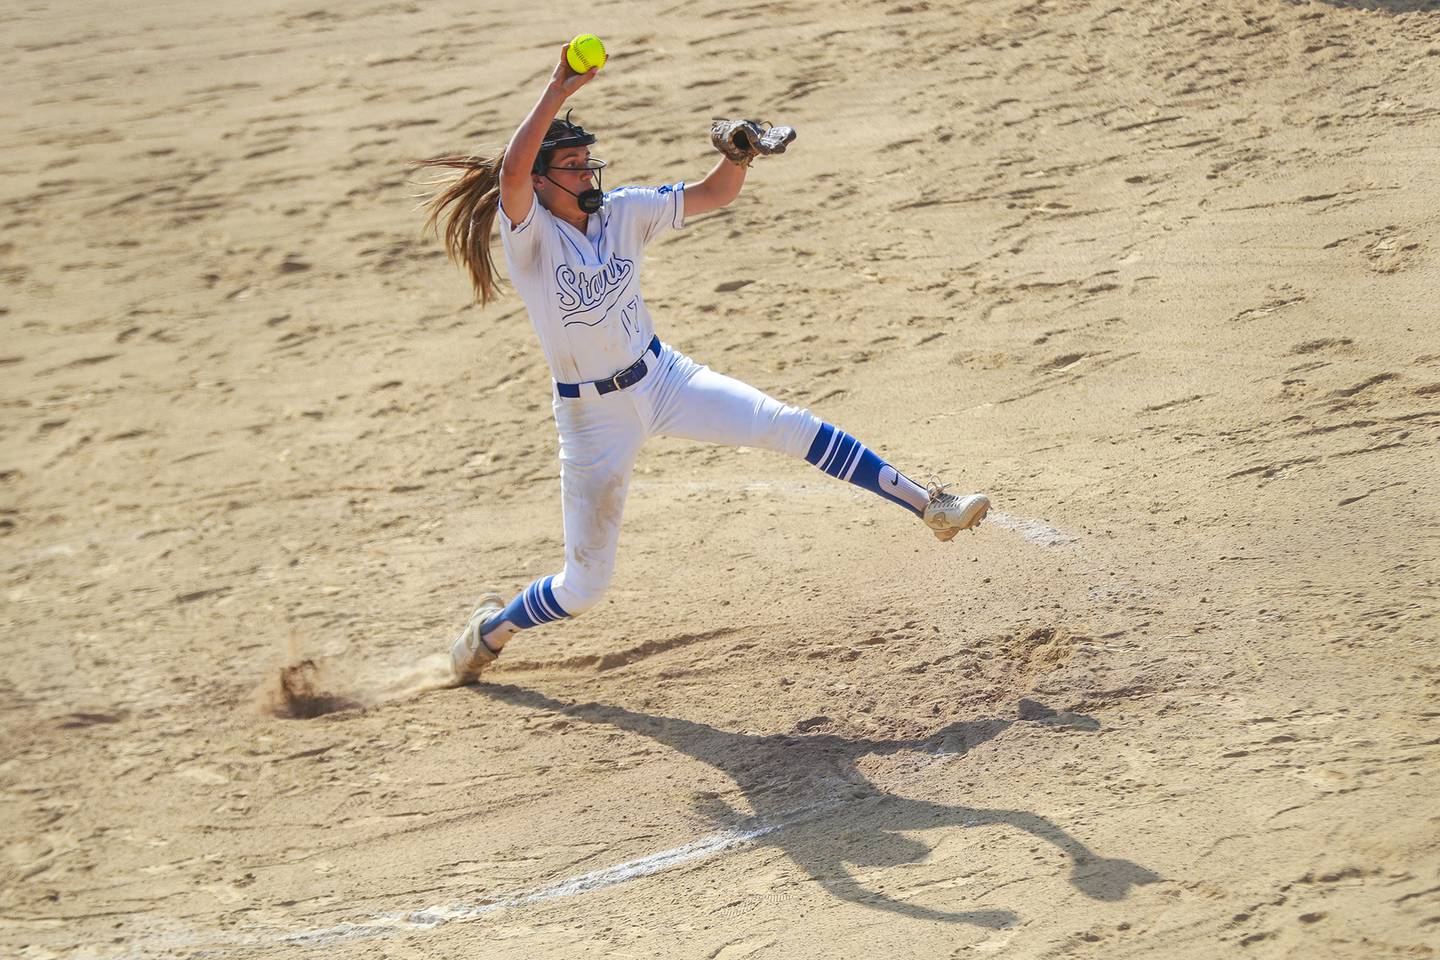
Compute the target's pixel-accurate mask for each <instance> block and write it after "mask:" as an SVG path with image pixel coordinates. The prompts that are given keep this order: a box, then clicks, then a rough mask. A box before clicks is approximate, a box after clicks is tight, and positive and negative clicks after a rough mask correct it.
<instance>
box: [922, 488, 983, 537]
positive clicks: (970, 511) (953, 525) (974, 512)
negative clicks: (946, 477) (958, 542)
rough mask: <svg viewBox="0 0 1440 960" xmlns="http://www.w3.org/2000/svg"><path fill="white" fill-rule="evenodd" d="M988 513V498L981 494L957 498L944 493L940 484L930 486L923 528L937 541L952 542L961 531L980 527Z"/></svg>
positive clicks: (954, 495) (951, 494)
mask: <svg viewBox="0 0 1440 960" xmlns="http://www.w3.org/2000/svg"><path fill="white" fill-rule="evenodd" d="M989 512H990V498H989V497H987V496H985V494H983V493H972V494H970V495H969V496H957V495H956V494H953V493H946V492H945V487H944V485H942V484H938V483H932V484H930V502H929V503H928V504H926V506H925V526H927V527H929V528H930V529H931V531H932V532H933V533H934V534H935V537H936V539H939V540H953V539H954V538H955V534H957V533H959V532H960V531H961V530H973V529H975V528H976V527H978V526H980V521H981V520H984V519H985V514H987V513H989Z"/></svg>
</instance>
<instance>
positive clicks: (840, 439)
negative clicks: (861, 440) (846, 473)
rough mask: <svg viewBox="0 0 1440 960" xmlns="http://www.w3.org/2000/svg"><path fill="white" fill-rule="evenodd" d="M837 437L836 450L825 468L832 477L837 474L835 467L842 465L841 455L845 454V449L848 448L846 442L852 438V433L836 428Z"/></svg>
mask: <svg viewBox="0 0 1440 960" xmlns="http://www.w3.org/2000/svg"><path fill="white" fill-rule="evenodd" d="M835 437H836V442H835V452H834V453H832V454H831V455H830V462H829V463H827V464H825V466H824V468H823V469H824V470H825V472H826V473H828V474H830V475H831V476H832V477H833V476H835V475H836V473H835V468H836V467H838V466H840V458H841V456H843V455H844V453H845V451H846V450H847V449H848V448H847V447H846V446H845V442H846V441H847V440H850V439H852V438H851V436H850V434H848V433H846V432H845V431H843V430H836V431H835Z"/></svg>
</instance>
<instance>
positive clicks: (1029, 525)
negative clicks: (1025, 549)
mask: <svg viewBox="0 0 1440 960" xmlns="http://www.w3.org/2000/svg"><path fill="white" fill-rule="evenodd" d="M984 522H985V523H993V524H995V525H996V526H997V527H1004V528H1005V529H1006V530H1013V531H1015V532H1016V533H1018V534H1020V536H1022V537H1024V538H1025V539H1026V540H1029V541H1031V542H1032V543H1036V544H1039V545H1040V546H1042V547H1068V546H1070V545H1072V544H1076V543H1079V542H1080V538H1079V537H1076V536H1072V535H1071V534H1068V533H1066V532H1065V531H1063V530H1060V529H1057V528H1056V527H1052V526H1050V524H1048V523H1046V522H1045V521H1044V520H1032V519H1030V518H1028V517H1012V516H1010V514H1008V513H1002V512H1001V511H999V510H991V511H990V512H989V513H988V514H986V516H985V520H984Z"/></svg>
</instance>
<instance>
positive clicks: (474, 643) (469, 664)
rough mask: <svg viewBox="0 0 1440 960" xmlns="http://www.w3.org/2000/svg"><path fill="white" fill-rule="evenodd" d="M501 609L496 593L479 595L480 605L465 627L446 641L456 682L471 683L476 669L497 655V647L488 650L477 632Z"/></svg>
mask: <svg viewBox="0 0 1440 960" xmlns="http://www.w3.org/2000/svg"><path fill="white" fill-rule="evenodd" d="M504 609H505V602H504V601H503V600H501V599H500V595H499V594H496V593H487V594H485V596H483V597H481V598H480V605H479V606H478V607H476V608H475V612H474V613H472V614H470V620H469V622H467V623H466V624H465V629H464V630H463V631H461V633H460V636H458V637H456V638H455V642H454V643H453V644H451V645H450V672H451V673H452V674H453V675H454V676H455V682H456V683H457V684H464V683H474V682H475V681H476V680H478V679H480V673H481V671H483V670H484V669H485V668H486V667H488V666H489V665H490V664H492V663H494V662H495V658H496V657H498V656H499V655H500V653H499V651H497V650H491V649H490V647H489V646H487V645H486V643H485V640H484V639H483V638H482V637H481V636H480V631H481V630H482V629H484V627H485V623H486V622H487V621H488V620H489V619H490V618H491V617H493V616H495V615H496V614H497V613H499V612H500V611H501V610H504Z"/></svg>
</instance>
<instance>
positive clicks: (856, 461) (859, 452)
mask: <svg viewBox="0 0 1440 960" xmlns="http://www.w3.org/2000/svg"><path fill="white" fill-rule="evenodd" d="M863 456H865V444H863V443H861V442H859V441H858V440H857V441H856V442H855V452H854V453H852V454H851V455H850V462H849V463H848V464H846V468H847V469H846V470H845V476H844V477H843V478H842V479H843V480H845V481H846V482H849V480H850V478H851V477H853V476H854V475H855V468H856V467H858V466H860V458H861V457H863Z"/></svg>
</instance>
